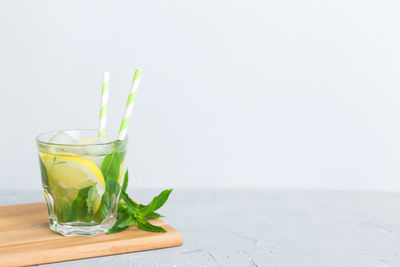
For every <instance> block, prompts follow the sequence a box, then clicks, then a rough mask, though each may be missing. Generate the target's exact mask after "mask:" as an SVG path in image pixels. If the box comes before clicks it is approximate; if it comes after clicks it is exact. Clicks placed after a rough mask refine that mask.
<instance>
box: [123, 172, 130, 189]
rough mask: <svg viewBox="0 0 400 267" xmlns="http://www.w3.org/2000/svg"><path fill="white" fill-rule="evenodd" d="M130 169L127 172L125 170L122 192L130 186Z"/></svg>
mask: <svg viewBox="0 0 400 267" xmlns="http://www.w3.org/2000/svg"><path fill="white" fill-rule="evenodd" d="M128 180H129V179H128V170H126V172H125V176H124V182H123V184H122V189H121V191H122V192H126V188H128Z"/></svg>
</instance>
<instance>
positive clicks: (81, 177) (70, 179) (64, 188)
mask: <svg viewBox="0 0 400 267" xmlns="http://www.w3.org/2000/svg"><path fill="white" fill-rule="evenodd" d="M41 159H42V161H43V164H44V165H45V167H46V171H47V175H48V181H49V187H50V189H52V191H53V192H54V195H56V196H53V197H54V198H65V199H66V200H67V201H68V202H70V203H72V201H73V199H75V197H76V196H77V194H78V191H79V190H80V189H82V188H85V187H87V186H90V185H95V188H96V191H97V194H96V195H97V198H96V200H95V203H94V205H93V206H94V207H96V209H95V211H97V210H98V209H99V208H100V204H101V197H102V195H103V193H104V191H105V181H104V177H103V174H102V173H101V171H100V169H99V167H97V165H96V164H95V163H93V162H92V161H90V160H87V159H85V158H81V157H78V156H73V155H72V154H71V155H66V153H63V154H62V155H49V154H43V155H42V156H41Z"/></svg>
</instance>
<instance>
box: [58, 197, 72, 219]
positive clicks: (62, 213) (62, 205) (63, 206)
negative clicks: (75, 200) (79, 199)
mask: <svg viewBox="0 0 400 267" xmlns="http://www.w3.org/2000/svg"><path fill="white" fill-rule="evenodd" d="M69 208H70V207H69V204H68V201H67V200H65V199H64V198H61V199H60V201H59V207H58V213H57V219H58V220H60V222H66V221H67V219H68V212H69Z"/></svg>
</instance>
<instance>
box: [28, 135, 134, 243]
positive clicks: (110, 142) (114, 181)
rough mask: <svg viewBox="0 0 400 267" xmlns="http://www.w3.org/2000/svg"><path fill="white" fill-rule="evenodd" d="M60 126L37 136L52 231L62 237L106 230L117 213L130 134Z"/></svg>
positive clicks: (112, 222)
mask: <svg viewBox="0 0 400 267" xmlns="http://www.w3.org/2000/svg"><path fill="white" fill-rule="evenodd" d="M97 134H98V131H97V130H64V131H54V132H48V133H44V134H41V135H39V136H38V137H37V138H36V141H37V145H38V150H39V163H40V170H41V176H42V185H43V189H44V197H45V200H46V203H47V208H48V212H49V224H50V229H51V230H53V231H55V232H58V233H60V234H62V235H65V236H91V235H96V234H101V233H106V232H107V231H108V230H109V229H110V228H111V227H112V226H113V225H114V223H115V221H116V217H117V208H118V199H119V194H120V188H121V184H122V180H123V176H124V172H125V169H126V166H125V155H126V148H127V143H128V137H125V139H124V140H116V138H114V139H112V138H110V137H116V136H117V132H112V131H107V132H106V135H105V136H106V137H101V138H97Z"/></svg>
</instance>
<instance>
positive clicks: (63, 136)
mask: <svg viewBox="0 0 400 267" xmlns="http://www.w3.org/2000/svg"><path fill="white" fill-rule="evenodd" d="M50 143H53V144H59V145H75V144H77V143H78V140H77V139H76V138H74V137H72V136H71V135H69V134H67V133H66V132H63V131H58V132H57V133H56V134H55V135H54V136H53V137H52V138H51V139H50Z"/></svg>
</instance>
